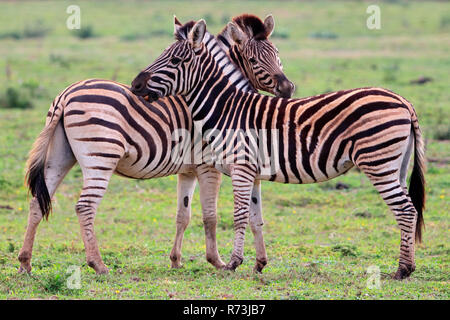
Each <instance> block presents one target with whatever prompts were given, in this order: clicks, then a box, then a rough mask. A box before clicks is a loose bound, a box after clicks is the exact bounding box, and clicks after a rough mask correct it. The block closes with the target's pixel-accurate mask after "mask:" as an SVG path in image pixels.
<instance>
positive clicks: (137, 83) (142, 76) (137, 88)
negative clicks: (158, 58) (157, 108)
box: [131, 72, 150, 95]
mask: <svg viewBox="0 0 450 320" xmlns="http://www.w3.org/2000/svg"><path fill="white" fill-rule="evenodd" d="M149 78H150V75H149V74H147V73H144V72H141V73H139V74H138V76H137V77H136V78H135V79H134V80H133V81H132V82H131V92H133V93H134V94H135V95H145V94H146V93H145V92H143V91H145V90H144V89H145V84H146V83H147V81H148V79H149Z"/></svg>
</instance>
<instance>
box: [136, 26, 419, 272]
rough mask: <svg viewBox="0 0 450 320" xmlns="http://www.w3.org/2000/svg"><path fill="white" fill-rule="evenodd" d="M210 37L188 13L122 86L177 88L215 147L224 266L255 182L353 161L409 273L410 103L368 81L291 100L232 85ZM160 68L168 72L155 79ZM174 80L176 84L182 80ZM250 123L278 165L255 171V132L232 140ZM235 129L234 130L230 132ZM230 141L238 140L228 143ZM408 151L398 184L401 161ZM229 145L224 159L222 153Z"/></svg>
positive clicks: (311, 176) (414, 201)
mask: <svg viewBox="0 0 450 320" xmlns="http://www.w3.org/2000/svg"><path fill="white" fill-rule="evenodd" d="M181 31H182V30H180V32H181ZM183 31H185V29H183ZM186 31H187V30H186ZM210 41H216V40H214V39H213V38H212V36H211V35H210V34H209V33H208V32H207V31H206V23H205V22H204V21H203V20H200V21H197V22H196V24H195V25H193V26H192V27H191V28H189V31H188V32H187V33H186V34H182V35H179V36H178V37H177V41H175V42H174V43H173V44H172V45H170V46H169V47H168V48H167V49H166V50H165V51H164V52H163V53H162V54H161V55H160V56H159V57H158V58H157V59H156V60H155V61H154V62H153V63H151V64H150V65H149V66H148V67H146V68H145V69H143V71H141V72H140V73H139V74H138V76H137V77H136V78H135V79H134V80H133V82H132V91H133V92H134V93H136V94H137V95H149V94H151V95H153V96H155V97H165V96H171V95H176V94H182V95H185V99H186V101H187V102H188V104H189V108H190V109H189V110H190V112H191V115H192V120H193V121H194V123H195V122H198V123H200V124H201V134H202V139H203V140H204V141H205V143H207V144H208V145H209V146H210V148H211V149H212V150H213V152H214V153H215V154H216V158H215V159H216V160H215V163H214V164H215V166H216V168H218V169H219V170H220V171H221V172H222V173H224V174H226V175H229V176H230V177H231V180H232V187H233V194H234V229H235V237H234V248H233V252H232V255H231V259H230V261H229V263H228V264H227V265H226V267H225V268H226V269H228V270H235V269H236V268H237V267H238V266H239V265H240V264H241V263H242V262H243V251H244V238H245V230H246V226H247V224H248V220H249V206H250V205H251V197H252V186H253V184H254V182H255V181H258V180H268V181H274V182H281V183H297V184H306V183H316V182H322V181H326V180H329V179H332V178H335V177H337V176H339V175H341V174H343V173H345V172H347V171H348V170H349V169H350V168H352V167H353V166H356V167H358V168H359V169H360V170H361V171H363V172H364V173H365V174H366V175H367V177H368V178H369V179H370V181H371V182H372V184H373V185H374V186H375V188H376V190H377V191H378V192H379V194H380V195H381V197H382V198H383V200H384V201H385V203H386V204H387V205H388V207H389V208H390V210H391V211H392V213H393V214H394V216H395V218H396V220H397V224H398V226H399V228H400V230H401V244H400V256H399V264H398V269H397V271H396V273H395V274H394V278H395V279H403V278H407V277H409V276H410V274H411V273H412V272H413V271H414V270H415V261H414V255H415V253H414V246H415V242H416V241H417V242H420V241H421V237H422V228H423V226H424V220H423V209H424V206H425V189H424V186H425V177H424V171H425V158H424V157H425V156H424V143H423V138H422V134H421V130H420V128H419V123H418V119H417V114H416V112H415V110H414V108H413V106H412V105H411V103H410V102H408V101H407V100H406V99H405V98H403V97H401V96H400V95H398V94H395V93H394V92H392V91H390V90H387V89H383V88H377V87H366V88H357V89H349V90H341V91H337V92H329V93H324V94H320V95H316V96H312V97H306V98H301V99H287V98H280V97H269V96H264V95H261V94H258V93H254V92H248V91H247V92H246V91H243V90H240V89H239V88H237V87H236V86H234V84H233V82H232V81H231V80H230V78H229V77H228V76H227V75H228V74H229V73H230V71H229V70H226V69H225V68H224V67H223V66H222V65H223V62H222V60H221V58H219V54H218V53H216V52H212V51H211V50H210V49H209V48H210V47H211V46H210V45H205V43H210ZM173 55H176V56H177V58H178V60H179V64H178V65H174V64H172V63H170V59H171V57H172V56H173ZM162 75H166V77H167V78H170V79H172V80H171V81H169V80H168V81H167V83H164V84H161V83H158V82H157V79H159V77H161V76H162ZM144 81H145V82H144ZM178 83H183V87H180V86H178V85H177V84H178ZM136 86H138V87H139V90H136ZM253 129H267V130H272V131H275V132H276V133H278V135H276V138H275V139H264V141H263V144H262V148H259V151H260V152H261V150H262V153H263V155H264V156H267V157H270V156H272V157H274V159H275V160H276V161H275V162H277V163H278V164H279V168H278V169H277V170H276V171H272V172H269V173H267V172H266V171H263V170H262V167H261V165H260V163H259V162H258V161H256V160H255V156H254V153H253V152H252V150H254V148H253V145H251V143H250V142H251V141H257V140H258V139H261V140H263V138H264V137H263V136H262V135H261V136H260V135H259V133H258V131H257V132H256V134H254V136H252V137H248V136H247V137H246V138H245V139H242V137H241V134H242V132H244V133H245V132H247V131H252V132H254V130H253ZM239 130H240V133H241V134H236V131H239ZM250 138H251V139H250ZM224 141H225V142H226V143H224ZM239 144H240V145H241V146H243V147H241V148H236V147H235V146H236V145H239ZM273 144H278V151H279V152H276V153H275V154H274V153H273V152H272V154H270V152H268V151H267V150H271V146H272V145H273ZM258 147H259V145H258ZM413 150H414V166H413V170H412V174H411V179H410V186H409V193H408V190H407V182H406V178H407V169H408V165H409V159H410V156H411V153H412V152H413ZM230 154H231V155H232V156H233V157H232V161H228V162H227V161H225V160H228V159H227V157H228V156H229V155H230ZM258 258H259V257H258V252H257V253H256V260H258ZM261 267H263V265H261V266H260V270H259V271H261V270H262V268H261Z"/></svg>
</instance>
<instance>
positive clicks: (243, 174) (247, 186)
mask: <svg viewBox="0 0 450 320" xmlns="http://www.w3.org/2000/svg"><path fill="white" fill-rule="evenodd" d="M255 176H256V168H255V166H250V165H233V166H232V168H231V181H232V185H233V195H234V232H235V238H234V247H233V253H232V254H231V259H230V262H229V263H228V264H227V265H226V266H225V269H226V270H235V269H236V268H237V267H238V266H239V265H240V264H242V262H243V261H244V241H245V229H246V228H247V224H248V220H249V207H250V198H251V194H252V189H253V183H254V181H255Z"/></svg>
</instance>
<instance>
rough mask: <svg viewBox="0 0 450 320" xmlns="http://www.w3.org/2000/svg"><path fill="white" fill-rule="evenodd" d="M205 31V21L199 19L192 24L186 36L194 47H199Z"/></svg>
mask: <svg viewBox="0 0 450 320" xmlns="http://www.w3.org/2000/svg"><path fill="white" fill-rule="evenodd" d="M205 32H206V22H205V20H203V19H201V20H199V21H197V23H196V24H194V26H193V27H192V30H191V31H190V32H189V37H188V38H189V41H190V42H191V44H192V46H193V47H194V48H198V47H200V45H201V43H202V41H203V37H204V36H205Z"/></svg>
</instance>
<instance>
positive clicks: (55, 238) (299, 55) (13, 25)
mask: <svg viewBox="0 0 450 320" xmlns="http://www.w3.org/2000/svg"><path fill="white" fill-rule="evenodd" d="M370 4H376V5H378V6H379V7H380V9H381V29H379V30H370V29H368V28H367V26H366V20H367V19H368V17H369V16H370V14H368V13H366V9H367V7H368V6H369V5H370ZM69 5H78V6H79V7H80V9H81V29H80V30H69V29H68V28H67V27H66V20H67V19H68V17H69V16H70V14H68V13H66V9H67V7H68V6H69ZM244 12H246V13H253V14H256V15H258V16H259V17H261V18H264V17H265V16H266V15H267V14H269V13H272V14H273V15H274V18H275V23H276V24H275V32H274V34H273V36H272V41H273V43H274V44H275V45H276V46H277V47H278V49H279V51H280V57H281V59H282V62H283V65H284V70H285V73H286V75H287V76H288V78H289V79H290V80H292V81H293V82H294V83H295V84H296V86H297V91H296V93H295V96H296V97H304V96H309V95H313V94H319V93H323V92H327V91H332V90H341V89H348V88H354V87H363V86H381V87H385V88H388V89H390V90H393V91H394V92H396V93H398V94H400V95H402V96H404V97H405V98H407V99H408V100H409V101H410V102H412V103H413V105H414V106H415V108H416V111H417V113H418V116H419V121H420V125H421V128H422V131H423V133H424V136H425V138H426V144H427V152H426V155H427V158H428V160H429V163H428V171H427V175H426V178H427V181H428V186H427V196H428V203H427V210H426V211H425V221H426V226H427V228H426V231H425V237H424V238H425V239H424V243H423V244H421V245H419V246H418V247H417V250H416V258H417V262H416V264H417V270H416V272H415V273H414V274H413V275H412V277H411V280H409V281H404V282H396V281H393V280H391V279H390V278H389V274H390V273H391V272H394V271H395V269H396V266H397V256H398V247H399V239H400V232H399V231H398V229H397V227H396V222H395V219H394V218H393V217H392V214H391V213H390V212H389V210H388V209H387V207H386V206H385V204H384V203H383V202H382V200H381V198H380V197H379V195H378V194H377V193H376V191H375V190H374V189H373V188H372V187H371V186H370V184H369V181H368V180H367V179H366V178H365V177H364V176H362V175H361V174H360V173H358V172H356V171H354V170H352V171H351V172H349V173H348V174H346V175H345V176H342V177H339V178H338V179H335V180H332V181H329V182H326V183H321V184H314V185H305V186H296V185H281V184H275V183H269V182H265V183H263V210H264V217H265V221H266V224H265V238H266V244H267V251H268V255H269V264H268V266H267V268H266V269H265V271H264V273H263V274H262V275H254V274H253V273H252V272H251V268H252V266H253V260H254V250H253V247H252V241H253V238H252V235H251V232H250V230H247V241H246V252H245V262H244V265H242V266H241V267H240V268H239V269H238V270H237V272H236V273H234V274H229V273H224V272H218V271H215V270H214V269H213V268H212V267H210V266H209V265H208V264H207V263H206V260H205V258H204V232H203V226H202V219H201V211H200V203H199V199H198V193H196V195H195V198H194V203H193V216H192V221H191V224H190V226H189V227H188V230H187V231H186V237H185V241H184V250H183V254H184V265H185V266H184V268H183V269H182V270H170V269H169V267H168V265H169V264H170V262H169V252H170V249H171V245H172V240H173V238H174V235H175V213H176V212H175V210H176V202H175V199H176V177H175V176H172V177H168V178H164V179H158V180H149V181H135V180H126V179H123V178H119V177H113V179H112V182H111V184H110V188H109V191H108V192H107V194H106V196H105V199H104V201H103V202H102V204H101V205H100V208H99V212H98V215H97V218H96V225H97V229H96V230H97V236H98V239H99V242H100V246H101V251H102V254H103V256H104V258H105V262H106V264H107V265H108V266H109V267H110V270H111V274H110V275H108V276H104V277H99V276H96V275H95V274H93V272H92V270H90V269H89V268H88V267H87V266H86V265H85V260H84V252H83V245H82V241H81V237H80V235H79V226H78V221H77V218H76V214H75V211H74V205H75V203H76V201H77V197H78V195H79V192H80V189H81V171H80V169H79V167H75V168H74V169H73V170H72V171H71V173H70V174H69V175H68V176H67V178H66V179H65V181H64V183H63V184H62V185H61V187H60V188H59V191H58V192H57V194H56V196H55V205H54V213H53V214H52V216H51V217H50V219H49V222H48V223H47V222H43V223H42V224H41V226H40V227H39V230H38V235H37V241H36V245H35V251H34V259H33V267H34V269H33V270H34V271H33V275H31V276H24V275H20V276H19V275H16V269H17V267H18V261H17V259H16V257H17V254H18V250H19V249H20V247H21V245H22V237H23V234H24V231H25V226H26V220H27V211H28V210H27V207H28V202H27V201H28V200H27V190H26V189H25V187H24V186H23V178H24V165H25V161H26V157H27V153H28V151H29V149H30V148H31V145H32V143H33V141H34V139H35V137H36V136H37V134H38V133H39V132H40V130H41V129H42V127H43V125H44V123H45V116H46V113H47V110H48V108H49V105H50V103H51V102H52V100H53V98H54V97H55V96H56V95H57V94H58V93H59V92H61V91H62V90H63V89H64V88H65V87H66V86H68V85H70V84H71V83H73V82H75V81H79V80H82V79H86V78H105V79H111V80H116V81H119V82H123V83H125V84H129V83H130V82H131V80H132V79H133V78H134V77H135V75H136V74H137V72H138V71H139V70H141V69H142V68H143V67H145V66H146V65H148V64H149V63H150V62H151V61H152V60H153V59H155V58H156V57H157V56H158V55H159V53H160V52H161V51H162V50H163V49H164V48H165V47H167V46H168V45H169V44H170V43H172V41H173V40H172V39H173V36H172V32H173V14H176V15H177V17H178V18H179V19H180V20H181V21H182V22H185V21H187V20H191V19H194V20H195V19H199V18H204V19H205V20H206V22H207V25H208V30H209V31H210V32H212V33H214V34H216V33H218V32H219V31H220V30H221V29H222V28H223V27H224V26H225V24H226V23H227V22H228V21H229V20H230V19H231V18H232V17H233V16H235V15H238V14H241V13H244ZM449 49H450V4H449V3H448V2H432V1H385V2H382V1H373V2H372V1H370V2H366V1H342V2H341V1H328V2H325V1H314V2H308V1H204V2H203V1H161V2H159V1H152V2H144V1H126V2H120V1H100V2H93V1H31V2H28V1H20V2H19V1H11V2H0V57H1V58H0V128H1V131H0V298H49V297H53V298H55V297H56V298H60V299H64V298H94V299H97V298H128V299H134V298H137V299H140V298H162V299H170V298H188V299H191V298H192V299H195V298H203V299H205V298H216V299H217V298H218V299H233V298H240V299H257V298H267V299H310V298H319V299H373V298H383V299H399V298H410V299H417V298H423V299H448V298H449V279H450V276H449V247H448V243H449V230H450V228H449V197H450V191H449V186H450V183H449V181H450V168H449V164H450V125H449V118H450V108H449V101H450V99H449V98H450V90H449V84H450V81H449V71H450V57H449V54H450V51H449ZM337 182H341V183H344V184H345V185H346V186H347V187H348V188H347V189H344V190H336V183H337ZM218 215H219V220H220V221H219V225H218V242H219V250H220V253H221V254H222V256H223V259H224V260H225V261H227V260H228V258H229V255H230V253H231V247H232V238H233V227H232V221H233V219H232V193H231V185H230V180H229V179H228V178H225V177H224V179H223V187H222V189H221V194H220V201H219V208H218ZM70 265H78V266H81V267H82V284H83V285H82V288H81V289H79V290H71V289H68V288H67V287H66V286H65V280H66V278H67V276H68V275H67V274H66V273H65V270H66V269H67V267H68V266H70ZM371 265H376V266H379V268H380V269H381V277H382V285H381V288H380V289H369V288H368V287H367V285H366V281H367V279H368V275H367V273H366V270H367V268H368V267H369V266H371Z"/></svg>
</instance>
